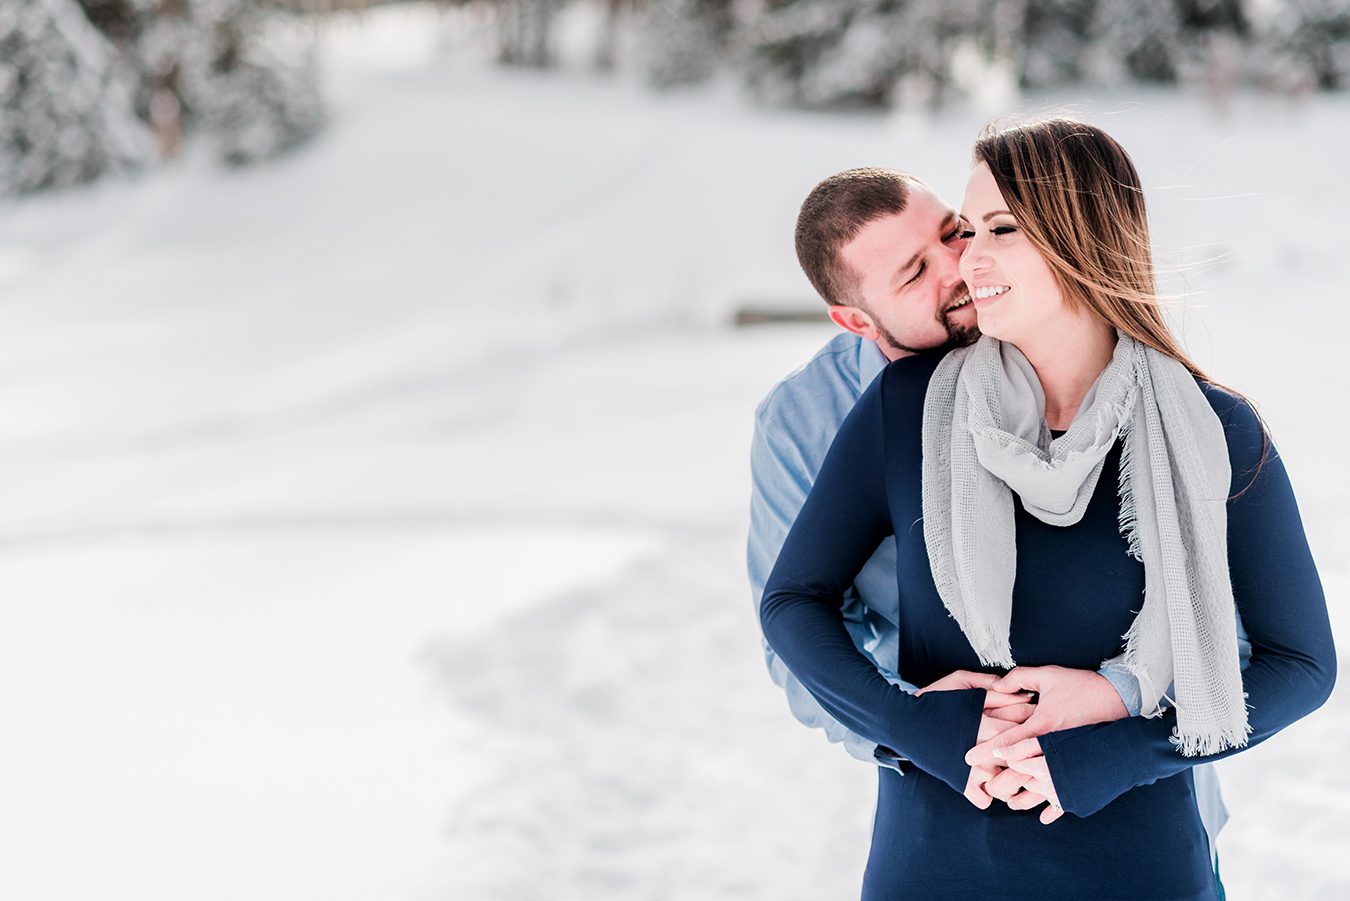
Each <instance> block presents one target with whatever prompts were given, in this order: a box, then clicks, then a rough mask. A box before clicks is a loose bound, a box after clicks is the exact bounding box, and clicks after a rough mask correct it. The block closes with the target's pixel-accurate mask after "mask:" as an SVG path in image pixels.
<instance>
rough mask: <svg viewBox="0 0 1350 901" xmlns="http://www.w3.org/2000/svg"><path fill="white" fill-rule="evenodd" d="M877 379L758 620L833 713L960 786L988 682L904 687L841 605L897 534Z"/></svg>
mask: <svg viewBox="0 0 1350 901" xmlns="http://www.w3.org/2000/svg"><path fill="white" fill-rule="evenodd" d="M881 382H882V380H881V379H877V381H876V382H874V383H873V384H872V386H871V387H870V388H868V390H867V391H865V392H864V393H863V396H862V397H861V398H860V399H859V401H858V404H857V406H856V407H854V409H853V411H852V412H851V413H850V414H849V416H848V418H847V419H846V420H845V421H844V424H843V425H842V426H841V427H840V429H839V433H838V434H837V436H836V437H835V440H834V443H833V444H832V445H831V446H830V451H829V453H828V454H827V455H826V457H825V461H824V463H823V464H822V467H821V470H820V474H819V475H818V477H817V479H816V482H815V485H814V486H813V487H812V489H811V493H810V495H809V496H808V497H807V499H806V503H805V504H804V505H803V506H802V509H801V512H800V514H798V516H797V520H796V522H795V523H794V524H793V526H792V529H791V531H790V532H789V533H788V536H787V539H786V541H784V543H783V548H782V551H781V552H780V553H779V555H778V560H777V562H776V563H775V565H774V568H773V572H772V573H771V574H770V575H769V579H768V582H767V584H766V585H765V590H764V601H763V603H762V605H761V607H760V624H761V626H762V627H763V630H764V635H765V637H766V638H767V640H768V642H769V644H770V646H771V647H772V648H773V650H774V651H775V652H776V653H777V654H778V656H779V657H780V658H782V660H783V661H784V662H785V663H786V664H787V666H788V668H789V669H790V670H791V671H792V672H793V674H794V675H796V677H797V678H798V679H799V680H800V681H801V683H802V684H803V685H804V686H806V688H807V690H808V691H810V692H811V694H812V695H813V696H814V697H815V698H816V700H817V701H819V702H820V705H821V706H822V707H823V708H824V709H825V710H826V711H828V712H829V713H830V715H831V716H833V717H834V718H835V719H836V720H838V721H839V722H840V723H842V724H844V725H845V726H847V727H848V728H849V729H851V730H853V731H854V732H856V733H858V734H859V735H862V736H865V737H866V738H867V739H869V740H871V741H874V742H876V743H877V744H880V745H885V746H887V747H890V748H894V749H895V750H896V751H898V752H899V753H901V754H903V755H904V756H905V757H907V758H908V759H909V760H911V761H913V762H914V764H915V765H916V766H918V767H919V768H920V769H923V770H924V771H926V772H928V773H930V774H931V775H933V776H936V777H938V778H940V779H942V780H943V781H944V782H946V783H947V784H948V785H950V786H951V787H952V788H953V789H955V790H956V791H957V792H961V791H964V789H965V785H966V782H967V780H968V778H969V773H970V768H969V767H968V766H967V765H966V764H965V761H964V759H963V758H964V756H965V752H966V751H967V750H968V749H969V748H970V747H972V746H973V745H974V744H975V739H976V737H977V733H978V732H979V722H980V713H981V710H982V709H983V704H984V692H983V691H981V690H973V689H968V690H958V691H937V692H929V693H927V694H924V695H922V696H920V697H915V696H913V695H910V694H907V693H906V692H905V691H903V690H901V689H900V688H898V687H896V686H895V685H892V684H891V683H890V682H888V681H887V680H886V679H885V678H884V677H883V676H882V675H881V674H880V673H879V672H877V668H876V666H875V664H874V663H873V662H872V661H870V660H868V659H867V657H866V656H864V655H863V654H862V653H861V652H859V650H858V649H857V647H856V646H855V645H854V643H853V641H852V640H851V639H850V637H849V634H848V631H847V630H846V628H845V627H844V622H843V618H842V615H841V606H842V600H843V597H844V593H845V592H846V591H847V590H848V588H849V586H850V585H851V584H852V583H853V580H854V578H855V577H856V576H857V574H858V571H859V570H860V569H861V568H862V566H863V564H864V563H865V562H866V561H867V559H868V558H869V557H870V556H871V555H872V553H873V552H874V551H875V550H876V548H877V545H878V544H880V543H881V541H882V540H883V539H884V538H885V537H886V536H887V535H889V534H891V520H890V514H889V507H888V502H887V496H886V477H885V448H884V444H885V433H884V430H883V427H882V426H883V422H884V419H883V409H882V395H881Z"/></svg>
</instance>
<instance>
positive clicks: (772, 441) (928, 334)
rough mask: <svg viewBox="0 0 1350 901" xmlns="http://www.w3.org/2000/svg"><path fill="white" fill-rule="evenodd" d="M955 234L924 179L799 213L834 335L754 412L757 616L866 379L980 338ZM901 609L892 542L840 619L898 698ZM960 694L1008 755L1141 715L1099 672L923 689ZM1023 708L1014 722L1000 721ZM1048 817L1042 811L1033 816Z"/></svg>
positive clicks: (1131, 692)
mask: <svg viewBox="0 0 1350 901" xmlns="http://www.w3.org/2000/svg"><path fill="white" fill-rule="evenodd" d="M961 234H962V224H961V222H960V219H959V217H958V215H957V213H956V212H955V211H954V210H953V209H952V208H951V207H950V206H949V205H947V204H946V203H945V202H943V201H942V199H941V198H940V197H938V196H937V194H936V193H934V192H933V190H932V189H931V188H930V187H928V185H926V184H925V183H924V182H922V181H921V180H919V179H917V178H915V177H914V176H912V175H908V174H906V173H902V172H898V171H895V170H889V169H852V170H848V171H846V172H841V173H839V174H838V175H835V176H832V177H830V178H828V179H826V180H825V181H823V182H821V183H820V184H819V185H817V186H816V188H815V189H814V190H812V192H811V194H810V195H809V196H808V197H807V199H806V201H805V202H804V203H803V204H802V208H801V213H800V215H799V217H798V220H797V230H796V246H797V257H798V260H799V262H800V263H801V266H802V269H803V271H804V272H805V273H806V276H807V278H808V279H809V280H810V281H811V284H812V285H813V286H814V287H815V289H816V291H817V292H818V293H819V294H820V295H821V297H822V298H823V299H824V300H825V302H826V303H827V304H828V305H829V316H830V319H831V320H832V321H833V322H834V323H835V324H836V325H838V326H840V327H841V328H842V329H843V330H844V334H841V335H838V336H836V337H835V338H834V339H833V340H831V341H830V342H829V343H828V344H826V345H825V347H824V348H822V349H821V350H820V351H819V352H818V353H817V354H816V355H815V356H814V357H812V359H811V360H810V361H808V362H807V364H806V365H805V366H803V367H802V368H801V369H799V370H797V371H796V372H794V373H793V374H792V375H790V376H788V377H787V378H786V379H784V380H783V381H782V382H780V383H779V384H778V385H777V386H775V388H774V389H773V390H772V391H771V392H770V393H769V394H768V396H767V397H766V398H765V399H764V401H763V402H762V403H761V404H760V406H759V408H758V409H757V411H756V417H755V434H754V440H753V444H752V450H751V475H752V486H753V487H752V496H751V517H750V536H749V546H748V562H749V571H750V581H751V587H752V590H753V593H754V597H755V603H756V605H757V606H758V604H759V603H760V602H761V600H762V596H763V591H764V584H765V582H766V581H767V579H768V576H769V573H770V571H771V570H772V568H773V564H774V561H775V559H776V558H777V555H778V551H779V549H780V548H781V547H782V544H783V541H784V539H785V538H786V537H787V532H788V530H789V528H790V527H791V525H792V522H793V520H794V519H795V518H796V515H797V512H798V511H799V510H800V509H801V505H802V503H803V502H804V501H805V498H806V495H807V492H808V491H809V490H810V488H811V484H812V482H813V481H814V480H815V477H816V474H817V473H818V472H819V469H820V465H821V463H822V461H823V460H824V457H825V453H826V451H827V450H828V449H829V446H830V443H831V441H832V439H833V437H834V434H835V432H836V431H837V430H838V428H839V426H840V424H841V423H842V422H843V420H844V418H845V417H846V416H847V415H848V412H849V410H851V409H852V407H853V405H854V403H855V402H856V401H857V400H858V398H859V396H861V394H862V392H863V390H864V389H865V388H866V387H867V386H868V385H869V384H870V383H871V381H872V379H873V378H874V377H875V376H876V375H878V374H879V373H880V372H881V370H882V369H883V368H884V367H885V365H886V364H887V363H888V362H890V361H892V360H897V359H900V358H901V357H903V356H907V355H909V354H912V353H916V352H920V351H925V350H934V349H940V348H943V347H946V346H957V345H960V344H964V343H969V342H970V341H972V340H974V338H975V337H977V336H978V329H977V325H976V317H975V310H974V306H973V304H971V303H970V296H969V294H968V292H967V290H966V285H965V283H964V282H963V281H962V278H961V274H960V271H959V268H958V262H959V260H960V257H961V252H962V250H963V248H964V246H965V241H964V239H963V238H962V237H961ZM899 603H900V599H899V597H898V590H897V587H896V578H895V543H894V539H887V540H886V542H884V543H883V544H882V546H881V547H880V548H878V550H877V552H876V553H875V554H874V555H873V557H872V558H871V559H870V560H869V561H868V562H867V564H866V565H865V566H864V568H863V569H862V571H861V572H860V573H859V574H858V577H857V579H856V581H855V583H854V586H853V589H852V590H851V591H850V593H849V595H848V596H847V597H846V598H845V599H844V607H843V617H844V622H845V626H846V628H847V629H848V631H849V633H850V635H851V636H852V637H853V640H854V643H855V644H856V645H857V646H858V648H859V650H860V651H861V652H862V653H863V654H865V655H866V656H867V657H868V658H869V659H871V660H872V661H873V662H874V663H875V664H876V666H877V668H878V670H879V671H880V672H881V673H882V674H883V675H884V676H885V677H886V678H887V679H888V680H889V681H891V682H892V683H893V684H895V685H897V686H899V687H900V688H902V689H904V690H905V691H909V692H916V691H920V690H921V689H919V688H918V687H917V686H914V685H911V684H909V683H907V682H905V681H904V680H903V679H902V678H900V676H899V675H898V671H899V661H898V660H897V659H896V654H897V650H896V649H897V644H898V642H897V641H896V625H895V624H896V622H897V620H898V612H897V611H898V607H899ZM1245 638H1246V636H1245V633H1243V631H1242V629H1241V625H1240V624H1239V646H1240V650H1241V653H1242V657H1243V659H1244V661H1245V659H1246V657H1247V655H1248V654H1249V652H1250V645H1249V644H1247V643H1246V641H1245ZM764 651H765V659H766V662H767V663H768V667H769V672H770V674H771V676H772V678H773V680H774V682H775V683H777V684H778V685H779V686H781V687H782V688H783V689H784V690H785V691H786V693H787V696H788V703H789V706H790V708H791V710H792V712H793V714H794V715H795V716H796V717H797V719H798V720H800V721H801V722H803V723H804V724H806V725H808V726H812V727H815V728H820V729H823V730H824V731H825V733H826V735H827V736H828V737H829V739H830V740H831V741H837V742H842V743H843V745H844V747H845V748H846V749H847V750H848V752H849V753H850V754H851V755H853V756H854V757H856V758H858V759H860V760H863V761H866V762H868V763H872V764H874V765H881V766H887V767H890V768H892V769H895V770H898V771H900V772H905V771H906V769H907V768H909V767H911V766H912V764H910V763H909V762H908V761H905V760H903V759H901V758H899V757H898V756H897V755H896V754H895V753H894V752H893V751H891V750H890V749H888V748H884V747H878V746H877V745H876V744H875V743H874V742H871V741H869V740H867V739H866V738H864V737H862V736H860V735H856V734H854V733H853V732H851V731H850V730H848V729H847V728H845V727H844V726H843V725H842V724H840V723H839V722H837V721H836V720H835V719H834V718H833V717H831V716H830V715H829V714H828V713H827V712H826V711H825V710H824V709H823V708H822V707H821V706H820V705H819V704H818V703H817V702H816V700H815V699H814V698H813V697H812V696H811V695H810V694H809V693H808V692H807V691H806V690H805V688H803V686H802V685H801V684H800V683H799V682H798V681H797V680H796V679H795V678H794V677H793V675H792V674H791V672H789V671H788V670H787V668H786V667H785V666H784V664H783V663H782V661H781V660H779V659H778V658H777V656H776V655H775V654H774V653H773V651H772V649H771V648H769V646H768V644H767V643H765V644H764ZM959 688H984V689H986V690H987V692H988V694H987V696H986V697H987V698H988V700H987V701H986V714H989V715H990V716H992V717H994V718H997V719H1002V720H1009V721H1012V722H1015V723H1018V725H1014V726H1012V727H1011V728H1008V729H1007V731H1004V732H1002V733H1001V735H999V737H998V742H999V743H1003V742H1005V741H1006V742H1007V743H1008V744H1013V743H1015V742H1018V741H1020V740H1024V739H1028V738H1031V737H1033V736H1037V735H1043V734H1046V733H1048V732H1052V731H1056V730H1059V729H1064V728H1069V727H1070V726H1074V725H1081V724H1085V723H1089V722H1098V721H1104V720H1111V719H1118V718H1120V717H1122V716H1126V715H1130V716H1134V715H1137V714H1138V712H1139V707H1140V701H1139V688H1138V683H1137V682H1136V681H1135V680H1134V678H1133V677H1132V676H1131V675H1130V674H1129V673H1127V672H1125V670H1124V669H1123V667H1119V666H1116V665H1114V664H1113V663H1112V662H1109V661H1108V662H1107V663H1105V664H1103V666H1102V669H1101V670H1100V671H1099V672H1097V673H1092V672H1088V671H1084V670H1072V669H1065V668H1062V667H1019V668H1018V669H1016V670H1014V671H1013V672H1012V673H1010V674H1008V676H1006V677H1004V678H1003V679H998V678H997V677H995V676H991V675H988V674H979V673H953V674H951V675H950V676H947V677H945V678H944V679H941V680H939V681H938V682H937V683H934V684H933V685H931V686H926V687H925V688H924V689H922V690H933V691H936V690H947V689H959ZM1020 690H1034V691H1036V692H1038V694H1039V697H1038V701H1037V703H1036V704H1035V706H1034V708H1030V707H1029V706H1028V705H1026V704H1021V705H1017V704H1015V703H1014V702H1016V701H1019V700H1021V698H1020V697H1019V696H1017V695H1015V694H1010V693H1015V692H1017V691H1020ZM1005 704H1006V705H1007V706H1004V705H1005ZM1019 706H1020V708H1023V710H1024V712H1023V713H1022V714H1021V715H1020V716H1016V715H1010V714H1012V713H1013V712H1014V711H1016V710H1017V709H1018V708H1019ZM1000 708H1002V711H1001V712H1000ZM1028 714H1029V715H1028ZM1023 720H1024V722H1023ZM1004 726H1005V727H1006V723H1005V724H1004ZM981 741H985V732H984V730H983V729H982V731H981ZM1021 781H1024V780H1023V779H1021V778H1019V774H1017V773H1016V772H1013V771H1010V770H1007V769H1002V768H999V769H998V770H997V771H995V770H994V769H992V768H991V769H985V768H982V767H978V766H977V767H973V768H972V772H971V782H970V784H969V785H968V786H967V790H966V796H967V797H968V798H969V799H970V800H971V801H972V803H975V804H977V806H982V807H983V806H988V803H990V802H991V801H992V800H993V799H995V798H996V799H998V800H1002V801H1005V802H1006V801H1013V803H1014V806H1018V805H1022V806H1030V804H1029V801H1030V802H1037V798H1039V796H1036V797H1032V798H1030V799H1028V797H1027V796H1028V795H1029V794H1030V793H1029V792H1027V791H1026V790H1024V789H1022V788H1021V784H1020V783H1021ZM1195 784H1196V793H1197V802H1198V804H1199V807H1200V814H1201V818H1202V820H1203V821H1204V824H1205V828H1206V831H1207V833H1208V834H1209V838H1210V847H1211V849H1213V847H1214V839H1215V837H1216V836H1217V834H1218V831H1219V829H1220V828H1222V826H1223V823H1224V822H1225V820H1226V819H1227V810H1226V809H1225V808H1224V806H1223V801H1222V798H1221V796H1220V794H1219V789H1218V782H1217V777H1215V775H1214V773H1213V768H1212V767H1211V766H1198V767H1196V768H1195ZM1013 799H1016V800H1015V801H1014V800H1013ZM1057 816H1058V814H1057V813H1053V812H1051V813H1049V814H1048V815H1046V814H1043V816H1042V819H1043V821H1044V822H1050V821H1053V819H1055V818H1056V817H1057Z"/></svg>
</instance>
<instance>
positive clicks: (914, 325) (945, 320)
mask: <svg viewBox="0 0 1350 901" xmlns="http://www.w3.org/2000/svg"><path fill="white" fill-rule="evenodd" d="M961 230H962V225H961V223H960V220H959V218H958V217H957V214H956V211H955V210H953V209H952V208H951V207H949V206H948V205H947V204H945V203H943V202H942V200H941V198H939V197H938V196H937V195H936V194H934V193H933V191H932V190H931V189H930V188H928V187H926V186H925V185H922V184H911V185H910V191H909V203H908V205H907V206H906V207H905V211H904V212H903V213H896V214H893V215H889V216H883V217H881V218H880V219H875V220H873V221H871V222H869V223H868V224H867V225H866V226H864V227H863V229H862V231H860V232H858V234H857V236H856V237H854V239H853V240H852V241H849V242H848V243H847V244H845V245H844V246H843V247H842V248H840V251H839V256H840V259H841V260H842V261H843V263H844V264H845V265H847V266H849V267H850V268H851V269H852V270H853V272H854V273H855V274H856V275H858V276H860V277H861V278H860V282H859V287H858V294H859V302H858V303H857V304H856V305H852V306H847V307H838V306H836V307H833V308H831V311H830V318H832V319H834V321H835V322H836V323H838V324H839V325H841V326H843V327H844V328H846V329H848V330H849V331H851V332H854V333H856V334H859V335H861V336H862V337H864V338H866V339H868V340H871V341H876V343H877V346H878V347H879V348H881V352H882V353H883V354H885V355H886V357H887V359H891V360H895V359H898V358H900V357H902V356H905V355H906V354H908V353H913V352H914V351H918V350H927V349H929V348H934V347H941V346H943V345H945V344H949V343H950V344H966V343H969V342H970V341H971V340H973V339H974V338H976V337H977V336H978V335H979V331H978V329H977V328H976V324H975V308H974V306H972V305H971V303H970V295H969V293H968V292H967V291H966V285H965V281H964V280H963V279H962V277H961V270H960V260H961V251H962V249H964V247H965V244H966V242H965V239H963V238H962V237H961Z"/></svg>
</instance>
